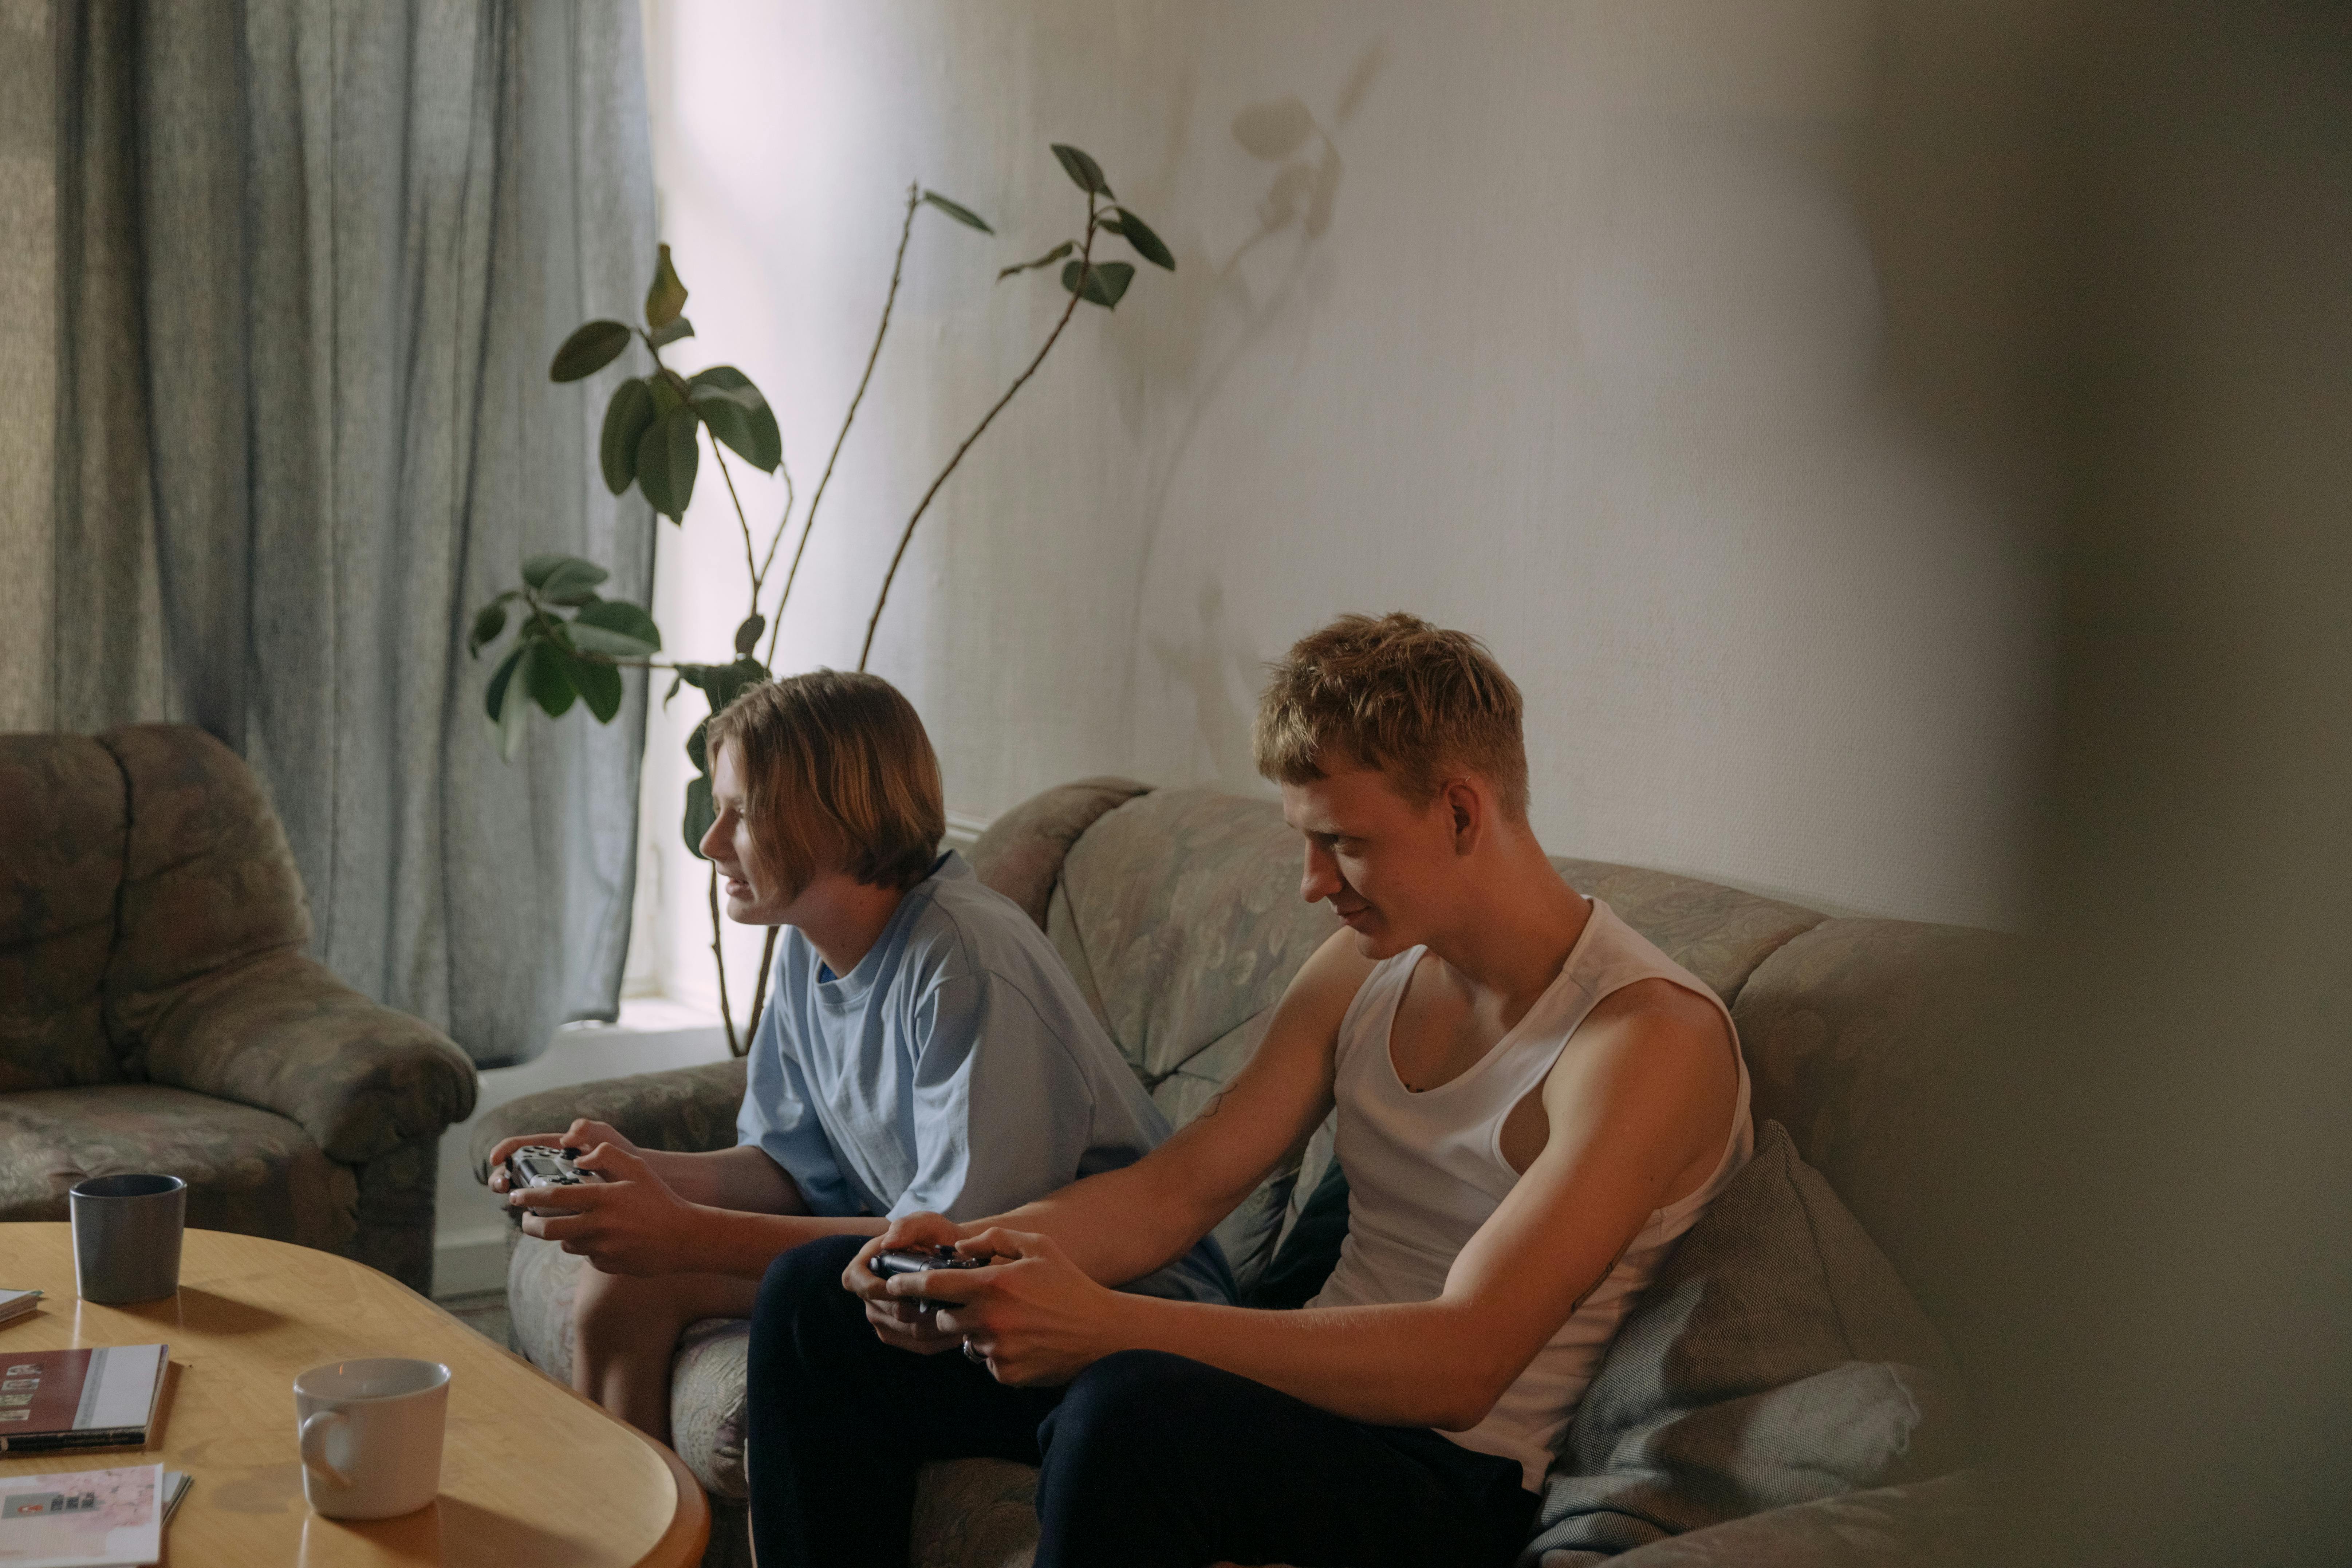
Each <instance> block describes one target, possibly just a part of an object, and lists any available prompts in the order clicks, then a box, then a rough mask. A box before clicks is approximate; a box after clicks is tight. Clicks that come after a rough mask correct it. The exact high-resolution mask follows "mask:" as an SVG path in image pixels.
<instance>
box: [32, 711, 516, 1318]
mask: <svg viewBox="0 0 2352 1568" xmlns="http://www.w3.org/2000/svg"><path fill="white" fill-rule="evenodd" d="M309 941H310V913H309V909H308V906H307V903H306V901H305V900H304V897H303V892H302V883H301V879H300V876H299V873H298V872H297V871H296V869H295V867H294V860H293V857H292V854H291V853H290V852H289V849H288V848H287V845H286V837H285V834H284V832H283V830H282V829H281V828H280V827H279V826H278V819H277V817H276V816H274V815H273V814H272V813H271V811H270V809H269V805H268V801H267V800H266V799H265V798H264V797H263V795H262V793H261V788H260V784H259V783H258V781H257V780H256V779H255V778H254V776H253V774H252V773H251V772H250V771H249V770H248V769H247V767H246V765H245V763H243V762H242V761H240V760H239V759H238V758H237V756H236V754H235V753H234V752H231V751H229V750H228V748H227V747H226V746H224V745H222V744H221V743H220V742H217V741H215V740H214V739H213V738H212V737H210V736H209V735H206V734H205V732H204V731H201V730H197V729H194V728H193V727H190V726H186V725H164V724H150V725H131V726H126V727H124V728H121V729H117V730H111V731H107V732H106V733H104V734H101V735H98V736H95V737H89V736H79V735H37V734H16V735H5V736H0V1221H5V1220H34V1219H62V1218H64V1217H65V1215H66V1212H67V1203H66V1194H67V1191H68V1188H70V1187H71V1186H72V1185H73V1184H74V1183H76V1182H78V1181H79V1180H81V1179H82V1178H83V1177H84V1176H88V1175H102V1174H107V1173H115V1172H121V1171H163V1172H168V1173H171V1174H173V1175H177V1176H180V1177H183V1178H184V1179H185V1180H186V1181H187V1183H188V1223H189V1224H191V1225H194V1226H203V1227H206V1228H211V1229H219V1230H234V1231H240V1232H244V1233H246V1234H248V1235H255V1236H267V1237H274V1238H276V1239H278V1240H283V1241H293V1242H298V1243H300V1244H302V1245H305V1246H310V1247H320V1248H323V1249H325V1250H328V1251H332V1252H340V1253H342V1254H344V1255H346V1256H348V1257H352V1258H357V1259H359V1260H360V1261H361V1262H363V1263H367V1264H370V1265H372V1266H373V1267H374V1268H380V1269H383V1271H384V1272H386V1273H388V1274H391V1275H393V1276H394V1278H396V1279H400V1280H401V1281H402V1282H403V1283H404V1284H407V1285H409V1286H411V1287H412V1288H414V1289H418V1290H428V1289H430V1287H431V1284H432V1272H433V1187H434V1171H435V1151H436V1146H437V1145H438V1143H439V1142H440V1138H441V1133H442V1132H443V1131H444V1130H445V1129H446V1128H447V1127H448V1126H449V1125H450V1124H451V1123H452V1122H455V1121H461V1120H463V1119H464V1118H465V1117H466V1116H467V1115H469V1114H471V1112H472V1110H473V1105H474V1089H475V1081H474V1068H473V1064H472V1063H471V1062H469V1061H468V1060H467V1058H466V1057H465V1056H464V1055H463V1053H461V1052H460V1051H459V1050H458V1049H457V1047H456V1046H454V1045H453V1044H451V1043H450V1041H449V1040H448V1039H447V1037H445V1036H444V1035H442V1034H441V1032H440V1031H439V1030H437V1029H435V1028H434V1027H432V1026H430V1025H428V1024H425V1022H423V1021H422V1020H420V1019H416V1018H412V1017H410V1016H407V1015H405V1014H403V1013H398V1012H394V1011H393V1010H392V1009H390V1008H387V1007H381V1006H378V1005H376V1004H374V1003H373V1002H371V1001H369V1000H368V999H367V998H366V997H364V996H362V995H361V994H359V993H358V992H356V991H354V990H352V988H351V987H350V986H348V985H345V984H343V983H342V982H341V981H340V980H337V979H336V978H335V977H334V976H333V975H332V974H331V973H328V971H327V970H326V969H325V968H324V967H323V966H322V965H320V964H319V963H315V962H314V961H312V960H311V959H310V958H308V957H306V956H304V955H303V953H302V951H301V950H302V948H303V946H304V945H305V944H306V943H308V942H309Z"/></svg>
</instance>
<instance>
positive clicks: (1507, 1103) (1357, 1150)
mask: <svg viewBox="0 0 2352 1568" xmlns="http://www.w3.org/2000/svg"><path fill="white" fill-rule="evenodd" d="M1591 905H1592V915H1591V919H1590V920H1588V921H1586V922H1585V926H1584V932H1583V934H1582V935H1581V936H1580V937H1578V938H1577V939H1576V945H1575V946H1574V947H1573V948H1572V949H1570V952H1569V955H1568V962H1567V963H1564V964H1562V965H1561V966H1560V972H1559V978H1558V979H1556V980H1554V981H1553V982H1552V983H1551V985H1550V988H1549V989H1548V990H1546V991H1545V992H1544V994H1542V996H1540V997H1538V999H1537V1001H1536V1004H1535V1005H1534V1006H1532V1007H1530V1008H1528V1014H1527V1016H1526V1017H1524V1018H1521V1019H1520V1020H1519V1022H1518V1025H1517V1026H1516V1027H1515V1028H1513V1029H1512V1030H1511V1032H1510V1033H1509V1034H1507V1035H1505V1036H1504V1037H1502V1038H1501V1039H1500V1040H1498V1041H1496V1044H1495V1046H1494V1048H1493V1049H1491V1050H1489V1051H1488V1052H1487V1053H1486V1055H1485V1056H1484V1057H1483V1058H1479V1060H1478V1062H1477V1063H1476V1065H1475V1066H1474V1067H1472V1068H1470V1070H1469V1071H1468V1072H1465V1073H1464V1074H1463V1075H1462V1076H1461V1077H1459V1078H1457V1079H1452V1080H1451V1081H1449V1082H1446V1083H1442V1084H1439V1085H1438V1086H1437V1087H1436V1088H1435V1089H1427V1090H1424V1091H1423V1092H1421V1093H1418V1094H1416V1093H1414V1092H1413V1091H1412V1090H1411V1089H1407V1088H1405V1086H1404V1084H1403V1082H1402V1080H1401V1079H1398V1077H1397V1074H1396V1066H1395V1063H1394V1061H1393V1059H1392V1058H1391V1056H1390V1053H1389V1031H1390V1027H1391V1025H1392V1024H1393V1023H1394V1022H1395V1019H1396V1010H1397V1004H1398V1002H1399V1001H1400V1000H1402V997H1403V995H1404V992H1405V985H1406V983H1407V982H1408V981H1409V980H1411V979H1412V971H1413V966H1414V965H1415V964H1416V963H1419V962H1420V961H1421V955H1422V952H1423V949H1421V948H1418V947H1416V948H1413V949H1412V950H1411V951H1410V952H1401V953H1399V954H1397V955H1396V956H1395V957H1394V958H1390V959H1384V960H1382V961H1381V963H1378V964H1376V965H1374V966H1373V969H1372V973H1371V974H1370V976H1369V977H1368V978H1367V979H1366V980H1365V981H1364V984H1363V986H1362V988H1361V989H1360V990H1359V991H1358V992H1357V993H1356V999H1355V1000H1354V1001H1353V1002H1352V1003H1350V1004H1349V1007H1348V1012H1347V1015H1346V1016H1345V1017H1343V1018H1342V1019H1341V1020H1340V1023H1339V1041H1338V1047H1337V1055H1336V1062H1335V1066H1336V1068H1337V1074H1338V1076H1337V1081H1336V1083H1335V1085H1334V1088H1335V1091H1336V1097H1337V1100H1338V1102H1339V1125H1338V1142H1337V1144H1336V1149H1337V1153H1338V1158H1339V1167H1340V1169H1341V1170H1342V1171H1344V1172H1345V1173H1347V1178H1348V1238H1347V1240H1346V1242H1345V1243H1343V1244H1342V1245H1341V1247H1340V1249H1339V1266H1338V1267H1337V1268H1334V1269H1333V1270H1332V1271H1331V1278H1330V1279H1329V1280H1328V1281H1327V1282H1326V1283H1325V1284H1324V1287H1323V1289H1322V1290H1321V1291H1320V1292H1318V1294H1317V1296H1316V1298H1315V1300H1312V1301H1311V1302H1309V1303H1307V1304H1308V1305H1309V1306H1313V1307H1351V1306H1371V1305H1380V1304H1385V1303H1391V1302H1406V1301H1428V1300H1435V1299H1436V1297H1437V1295H1438V1294H1439V1292H1440V1291H1442V1290H1444V1288H1445V1276H1446V1274H1447V1272H1448V1270H1450V1269H1451V1268H1453V1267H1454V1258H1455V1257H1456V1255H1458V1254H1459V1253H1460V1252H1461V1250H1462V1248H1463V1246H1464V1244H1465V1243H1466V1242H1467V1241H1468V1240H1469V1239H1470V1237H1471V1235H1472V1233H1473V1232H1475V1231H1476V1230H1477V1228H1478V1227H1479V1226H1482V1225H1484V1224H1486V1219H1487V1216H1488V1215H1492V1214H1493V1213H1494V1212H1495V1210H1496V1206H1497V1205H1500V1204H1501V1203H1502V1201H1503V1199H1504V1197H1505V1196H1506V1195H1507V1194H1508V1193H1509V1192H1510V1190H1511V1187H1512V1184H1514V1183H1516V1182H1517V1180H1518V1179H1519V1175H1518V1173H1517V1172H1516V1171H1514V1170H1512V1169H1511V1165H1510V1162H1509V1161H1507V1160H1506V1159H1504V1158H1503V1149H1502V1135H1503V1119H1504V1118H1505V1117H1507V1116H1508V1115H1509V1114H1510V1111H1511V1108H1512V1107H1513V1106H1515V1105H1517V1104H1518V1103H1519V1101H1520V1100H1525V1099H1526V1098H1527V1097H1528V1094H1529V1093H1530V1092H1532V1091H1533V1090H1534V1089H1536V1088H1537V1087H1538V1086H1539V1085H1540V1084H1541V1083H1542V1082H1543V1081H1544V1077H1545V1075H1546V1074H1548V1073H1549V1072H1550V1071H1551V1068H1552V1064H1553V1063H1554V1062H1556V1061H1557V1060H1559V1053H1560V1051H1561V1049H1562V1048H1563V1047H1565V1046H1566V1045H1567V1044H1568V1041H1569V1037H1570V1036H1571V1035H1573V1034H1575V1032H1576V1027H1577V1026H1578V1025H1580V1024H1581V1023H1583V1022H1584V1020H1585V1017H1586V1016H1587V1015H1589V1014H1590V1013H1591V1011H1592V1009H1593V1008H1594V1007H1595V1006H1597V1005H1600V1003H1601V998H1603V997H1605V996H1607V995H1608V994H1610V993H1611V992H1612V991H1616V990H1619V989H1621V988H1622V987H1623V986H1626V985H1630V984H1633V982H1635V981H1637V980H1651V979H1660V980H1668V981H1672V982H1673V983H1674V984H1676V985H1679V986H1681V987H1683V988H1684V989H1685V990H1686V991H1690V992H1694V993H1696V994H1698V995H1701V996H1704V997H1706V999H1707V1000H1708V1001H1709V1002H1712V1003H1714V1004H1715V1008H1716V1011H1717V1012H1718V1013H1721V1014H1722V1015H1723V1024H1724V1027H1725V1028H1726V1029H1729V1028H1731V1027H1732V1024H1731V1015H1730V1013H1729V1012H1728V1011H1727V1010H1726V1009H1725V1007H1724V1005H1723V1003H1722V1001H1721V999H1720V998H1718V997H1717V995H1716V994H1715V993H1714V992H1713V991H1710V990H1708V989H1707V986H1706V982H1704V981H1702V980H1700V979H1699V978H1698V977H1697V976H1696V975H1694V974H1692V973H1690V972H1689V971H1687V970H1685V969H1684V968H1683V967H1682V966H1681V965H1679V964H1677V963H1675V962H1674V960H1672V959H1670V958H1668V957H1667V956H1666V955H1665V954H1664V953H1663V952H1659V951H1658V949H1657V948H1656V947H1654V945H1652V944H1651V942H1649V941H1648V939H1646V938H1645V937H1643V935H1642V934H1641V933H1640V932H1638V931H1635V930H1633V927H1631V926H1629V925H1627V924H1626V923H1625V922H1624V921H1622V920H1621V919H1620V918H1618V915H1617V912H1616V911H1615V910H1612V909H1611V908H1610V907H1609V906H1608V905H1607V904H1605V903H1602V902H1601V900H1598V899H1594V900H1591ZM1732 1038H1733V1041H1734V1048H1733V1056H1734V1057H1735V1058H1738V1056H1739V1053H1738V1045H1737V1042H1738V1035H1737V1034H1736V1033H1735V1034H1734V1035H1733V1037H1732ZM1754 1148H1755V1133H1754V1131H1753V1130H1752V1129H1751V1128H1750V1126H1749V1124H1748V1064H1747V1062H1746V1061H1745V1060H1744V1059H1741V1060H1740V1061H1739V1092H1738V1101H1737V1103H1735V1104H1734V1106H1733V1107H1732V1113H1731V1129H1730V1131H1729V1132H1728V1133H1727V1135H1726V1137H1725V1139H1724V1148H1723V1157H1722V1158H1721V1159H1720V1160H1718V1161H1717V1163H1716V1168H1715V1173H1714V1174H1713V1175H1711V1176H1709V1177H1708V1178H1707V1179H1706V1182H1704V1183H1702V1184H1700V1186H1699V1188H1698V1190H1697V1191H1696V1192H1694V1193H1692V1194H1690V1195H1689V1196H1688V1197H1686V1198H1684V1199H1683V1200H1682V1201H1681V1202H1680V1203H1677V1204H1675V1205H1671V1206H1669V1207H1666V1208H1662V1209H1658V1210H1655V1211H1654V1212H1653V1213H1652V1214H1651V1215H1650V1217H1649V1220H1648V1221H1647V1223H1645V1224H1644V1225H1643V1226H1642V1229H1641V1232H1640V1234H1639V1235H1637V1236H1635V1237H1633V1242H1632V1244H1631V1245H1630V1246H1628V1247H1626V1248H1625V1253H1624V1256H1623V1257H1622V1258H1619V1259H1618V1260H1617V1266H1616V1267H1615V1268H1612V1269H1611V1270H1610V1271H1609V1275H1608V1278H1606V1279H1603V1280H1601V1283H1600V1284H1598V1285H1596V1286H1594V1287H1593V1289H1592V1290H1591V1293H1590V1294H1589V1295H1587V1296H1586V1297H1585V1298H1584V1300H1582V1301H1581V1302H1580V1303H1579V1304H1578V1305H1577V1308H1576V1310H1575V1311H1573V1312H1571V1313H1570V1315H1569V1319H1568V1321H1566V1322H1565V1323H1562V1324H1561V1325H1560V1327H1559V1332H1557V1333H1555V1334H1553V1335H1552V1337H1551V1340H1550V1342H1549V1343H1547V1344H1546V1345H1545V1346H1544V1347H1543V1348H1542V1349H1541V1350H1539V1351H1538V1352H1536V1358H1535V1360H1534V1361H1533V1362H1531V1363H1528V1369H1527V1370H1526V1371H1525V1372H1523V1373H1520V1374H1519V1376H1518V1381H1517V1382H1516V1383H1514V1384H1511V1386H1510V1387H1509V1388H1508V1389H1507V1390H1505V1391H1504V1394H1503V1396H1502V1398H1500V1399H1498V1400H1496V1402H1495V1408H1494V1409H1493V1410H1492V1411H1490V1412H1488V1413H1487V1415H1486V1419H1485V1420H1484V1421H1481V1422H1480V1423H1478V1425H1477V1426H1474V1427H1472V1428H1471V1429H1470V1430H1469V1431H1467V1432H1448V1433H1446V1434H1445V1436H1448V1437H1451V1438H1453V1439H1454V1441H1455V1442H1456V1443H1459V1444H1461V1445H1462V1446H1463V1447H1465V1448H1475V1449H1476V1450H1478V1451H1479V1452H1481V1453H1486V1454H1496V1455H1500V1456H1501V1457H1502V1458H1507V1459H1515V1460H1517V1462H1518V1464H1519V1467H1520V1469H1521V1472H1522V1474H1523V1476H1524V1478H1525V1484H1526V1486H1527V1488H1528V1490H1530V1491H1539V1490H1541V1489H1542V1487H1543V1478H1544V1472H1545V1471H1546V1470H1547V1469H1549V1468H1550V1466H1551V1461H1552V1452H1553V1446H1554V1445H1555V1444H1556V1443H1558V1442H1559V1436H1560V1434H1561V1433H1562V1432H1564V1431H1566V1430H1567V1429H1568V1420H1569V1416H1570V1414H1571V1413H1572V1412H1573V1411H1574V1410H1575V1409H1576V1404H1577V1401H1578V1400H1580V1399H1581V1398H1582V1397H1583V1396H1584V1390H1585V1386H1586V1385H1587V1384H1590V1383H1591V1381H1592V1374H1593V1373H1594V1372H1595V1371H1596V1370H1597V1369H1598V1368H1599V1366H1600V1364H1601V1352H1603V1351H1605V1350H1606V1349H1608V1346H1609V1340H1610V1336H1612V1334H1614V1333H1615V1332H1616V1331H1617V1325H1618V1324H1619V1323H1620V1322H1622V1321H1623V1320H1624V1317H1625V1314H1626V1313H1627V1312H1628V1311H1630V1310H1632V1309H1633V1302H1634V1300H1635V1298H1636V1297H1638V1296H1639V1295H1640V1294H1641V1292H1642V1289H1643V1287H1644V1286H1646V1285H1648V1284H1649V1282H1650V1278H1651V1276H1652V1275H1654V1274H1655V1273H1656V1272H1657V1269H1658V1266H1659V1264H1660V1263H1661V1262H1663V1261H1664V1258H1665V1255H1666V1252H1667V1250H1668V1248H1670V1247H1672V1246H1673V1245H1674V1243H1675V1239H1676V1238H1677V1237H1680V1236H1681V1235H1682V1234H1683V1232H1685V1231H1686V1230H1688V1229H1689V1228H1690V1227H1691V1226H1693V1225H1695V1224H1696V1223H1697V1221H1698V1216H1699V1215H1700V1214H1702V1213H1703V1212H1705V1210H1706V1205H1708V1204H1709V1203H1711V1202H1712V1201H1714V1198H1715V1195H1716V1194H1717V1193H1719V1192H1721V1191H1722V1190H1723V1187H1724V1184H1726V1183H1727V1182H1728V1181H1730V1180H1731V1178H1732V1176H1733V1175H1734V1174H1736V1173H1738V1170H1739V1167H1740V1166H1742V1165H1743V1164H1745V1163H1747V1162H1748V1155H1749V1154H1750V1153H1751V1152H1753V1151H1754Z"/></svg>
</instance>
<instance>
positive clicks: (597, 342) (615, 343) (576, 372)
mask: <svg viewBox="0 0 2352 1568" xmlns="http://www.w3.org/2000/svg"><path fill="white" fill-rule="evenodd" d="M628 346H629V329H628V328H627V327H625V326H623V325H622V324H621V323H620V322H618V321H591V322H589V323H588V324H587V325H586V326H584V327H583V328H581V329H580V330H579V331H576V332H574V333H572V335H571V336H570V337H568V338H566V339H564V340H563V346H562V348H560V349H558V350H556V351H555V359H554V361H553V362H552V363H550V364H549V365H548V367H547V379H548V380H550V381H578V380H580V379H581V378H582V377H583V376H590V375H593V374H596V373H597V372H598V371H600V370H602V369H604V367H605V366H606V365H608V364H611V363H613V362H614V360H615V359H618V358H619V357H620V354H621V351H622V350H623V349H625V348H627V347H628Z"/></svg>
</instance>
